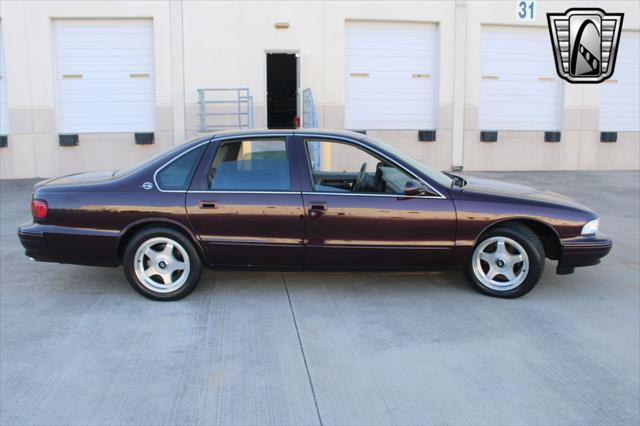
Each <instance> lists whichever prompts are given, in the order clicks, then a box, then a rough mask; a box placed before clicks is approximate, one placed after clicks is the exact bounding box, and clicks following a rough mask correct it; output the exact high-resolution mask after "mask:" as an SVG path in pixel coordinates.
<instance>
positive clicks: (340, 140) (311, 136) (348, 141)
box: [297, 133, 447, 200]
mask: <svg viewBox="0 0 640 426" xmlns="http://www.w3.org/2000/svg"><path fill="white" fill-rule="evenodd" d="M297 136H299V137H300V138H301V139H302V145H303V146H304V150H305V153H304V156H305V158H306V161H307V171H308V173H309V174H310V176H309V177H310V179H311V183H312V185H311V188H314V185H313V174H312V173H313V171H312V169H311V159H310V158H309V150H308V149H307V146H306V144H307V140H309V139H314V138H315V139H316V140H317V139H319V140H320V141H323V140H324V141H327V142H332V141H335V142H337V143H346V144H347V145H357V146H359V147H360V148H362V149H363V150H364V151H365V152H367V153H369V151H370V152H374V153H375V154H376V155H375V156H378V157H381V158H383V159H384V160H386V161H388V162H389V163H391V164H393V165H394V166H395V167H397V168H398V169H400V170H402V171H403V172H405V173H406V174H408V175H409V176H410V177H413V178H414V179H415V180H417V181H418V182H420V183H422V184H423V185H425V186H426V187H427V188H429V190H430V192H431V193H432V194H433V195H404V194H382V193H381V194H375V193H371V194H367V193H358V192H348V193H347V192H323V191H313V190H312V191H305V192H303V194H321V195H362V196H365V197H394V198H432V199H433V198H436V199H445V200H446V199H447V197H445V196H444V195H443V194H442V193H441V192H440V191H438V190H437V189H436V188H434V187H433V185H431V184H429V183H427V182H426V181H425V180H424V179H422V178H421V177H420V176H417V175H416V174H415V173H414V172H412V171H411V170H409V169H408V168H407V167H405V166H404V165H402V164H400V163H398V162H397V161H395V160H394V159H392V158H390V157H389V155H387V154H385V153H384V152H381V151H380V150H378V149H376V148H373V147H371V146H369V145H367V144H365V143H363V142H360V141H357V140H355V139H350V138H345V137H341V136H332V135H321V134H310V133H299V134H298V135H297ZM369 155H371V154H370V153H369ZM375 156H374V157H375Z"/></svg>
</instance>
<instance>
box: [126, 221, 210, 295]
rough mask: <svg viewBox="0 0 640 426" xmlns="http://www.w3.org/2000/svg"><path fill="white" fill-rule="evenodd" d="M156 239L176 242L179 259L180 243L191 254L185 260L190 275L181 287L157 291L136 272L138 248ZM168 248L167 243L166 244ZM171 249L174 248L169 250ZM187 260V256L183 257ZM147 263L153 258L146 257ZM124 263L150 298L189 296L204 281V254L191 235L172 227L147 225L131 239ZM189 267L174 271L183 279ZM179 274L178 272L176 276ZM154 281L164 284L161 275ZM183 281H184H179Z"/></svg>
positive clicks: (130, 277) (129, 277) (131, 281)
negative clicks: (185, 234)
mask: <svg viewBox="0 0 640 426" xmlns="http://www.w3.org/2000/svg"><path fill="white" fill-rule="evenodd" d="M154 238H164V239H168V240H171V241H173V242H174V244H176V246H175V250H177V251H174V252H173V253H176V254H175V255H174V257H175V258H177V259H178V260H180V259H182V256H181V254H180V253H181V251H180V248H178V246H177V245H179V246H181V248H182V249H183V250H184V251H185V252H186V254H187V256H188V262H183V263H184V264H185V265H186V264H188V265H186V267H188V275H187V277H186V280H185V281H184V283H183V284H181V285H180V287H179V288H177V289H175V290H173V291H169V292H162V291H164V290H160V291H154V290H153V289H152V288H150V287H151V286H149V285H145V284H144V283H143V282H142V281H141V280H140V278H139V276H138V274H137V273H136V253H137V251H138V249H139V248H140V247H141V246H142V245H144V244H148V243H149V242H150V241H152V239H154ZM159 244H160V245H159V246H160V247H162V245H161V243H159ZM165 247H166V244H165ZM169 251H170V252H171V250H169ZM183 260H184V259H183ZM143 262H147V263H148V262H150V259H149V258H145V260H143ZM122 266H123V268H124V274H125V276H126V277H127V280H128V281H129V284H131V287H133V289H134V290H135V291H137V292H138V293H140V294H141V295H143V296H144V297H146V298H149V299H152V300H160V301H171V300H179V299H182V298H184V297H186V296H187V295H189V294H190V293H191V292H192V291H193V290H195V288H196V287H197V285H198V282H199V281H200V274H201V272H202V262H201V260H200V256H199V255H198V252H197V250H196V249H195V247H194V246H193V244H192V243H191V240H189V238H187V237H185V236H184V235H183V234H182V233H180V232H177V231H175V230H173V229H171V228H166V227H161V226H153V227H149V228H144V229H142V230H140V231H139V232H137V233H136V234H135V235H134V236H133V237H132V238H131V241H129V243H128V244H127V247H126V249H125V251H124V255H123V257H122ZM185 271H186V269H184V270H182V271H180V270H178V271H176V272H174V274H178V275H177V276H178V277H179V278H182V274H183V273H185ZM174 276H175V275H174ZM154 280H158V284H157V285H158V286H159V287H161V285H160V284H162V283H163V281H162V279H160V278H159V276H155V277H154ZM177 281H180V280H177Z"/></svg>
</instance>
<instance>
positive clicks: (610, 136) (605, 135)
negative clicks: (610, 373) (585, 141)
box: [600, 132, 618, 142]
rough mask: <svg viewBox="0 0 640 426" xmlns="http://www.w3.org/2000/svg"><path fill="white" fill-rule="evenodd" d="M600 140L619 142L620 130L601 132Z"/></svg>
mask: <svg viewBox="0 0 640 426" xmlns="http://www.w3.org/2000/svg"><path fill="white" fill-rule="evenodd" d="M600 142H618V132H600Z"/></svg>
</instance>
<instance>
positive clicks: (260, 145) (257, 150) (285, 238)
mask: <svg viewBox="0 0 640 426" xmlns="http://www.w3.org/2000/svg"><path fill="white" fill-rule="evenodd" d="M291 143H292V142H291V137H290V136H289V135H288V134H287V133H281V134H280V133H278V134H275V133H268V134H262V135H256V136H238V137H232V138H226V139H219V140H214V141H213V143H212V144H211V146H210V147H209V150H208V151H207V153H206V154H205V155H206V157H205V159H204V161H202V162H201V164H200V166H199V167H198V170H197V171H196V175H195V176H194V179H193V182H192V185H191V188H190V189H189V191H188V193H187V196H186V209H187V213H188V215H189V220H190V221H191V224H192V226H193V227H194V229H195V231H196V232H197V234H198V237H199V238H200V239H201V241H202V242H203V246H204V247H206V251H207V255H208V256H209V259H210V261H211V262H212V263H213V264H215V265H220V266H260V267H287V268H298V267H301V266H302V263H303V255H304V245H303V240H304V226H305V222H304V210H303V206H302V195H301V192H300V188H299V182H298V179H297V173H295V172H294V168H293V167H292V161H293V160H292V159H293V155H292V149H291Z"/></svg>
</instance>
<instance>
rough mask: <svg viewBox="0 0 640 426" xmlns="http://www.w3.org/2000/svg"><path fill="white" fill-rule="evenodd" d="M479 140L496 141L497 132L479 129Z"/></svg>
mask: <svg viewBox="0 0 640 426" xmlns="http://www.w3.org/2000/svg"><path fill="white" fill-rule="evenodd" d="M480 142H498V132H497V131H495V130H483V131H481V132H480Z"/></svg>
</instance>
